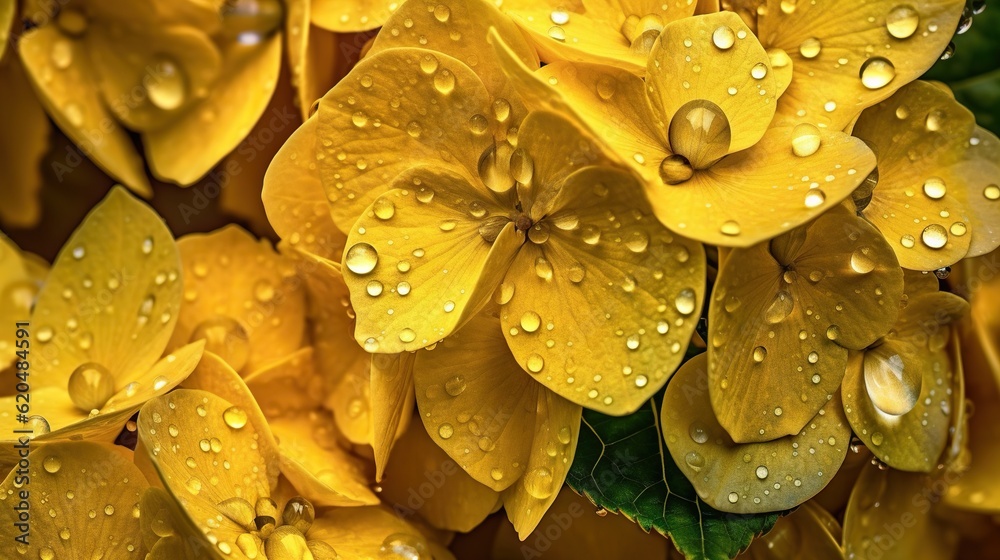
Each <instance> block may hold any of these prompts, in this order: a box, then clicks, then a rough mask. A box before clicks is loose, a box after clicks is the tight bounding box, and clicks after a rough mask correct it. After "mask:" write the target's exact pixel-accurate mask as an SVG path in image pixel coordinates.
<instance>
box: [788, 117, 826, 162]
mask: <svg viewBox="0 0 1000 560" xmlns="http://www.w3.org/2000/svg"><path fill="white" fill-rule="evenodd" d="M820 144H822V137H821V136H820V133H819V128H817V127H816V126H815V125H812V124H809V123H801V124H799V125H796V126H795V128H794V129H792V152H793V153H794V154H795V155H797V156H799V157H809V156H811V155H813V154H815V153H816V152H817V151H818V150H819V147H820Z"/></svg>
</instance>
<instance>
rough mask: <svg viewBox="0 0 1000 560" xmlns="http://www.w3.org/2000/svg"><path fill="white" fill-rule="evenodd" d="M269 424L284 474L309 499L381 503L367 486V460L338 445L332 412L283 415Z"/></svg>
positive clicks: (333, 503)
mask: <svg viewBox="0 0 1000 560" xmlns="http://www.w3.org/2000/svg"><path fill="white" fill-rule="evenodd" d="M270 425H271V429H272V430H273V431H274V434H275V436H276V437H277V438H278V440H279V441H280V444H279V447H280V449H281V472H282V474H284V475H285V476H286V477H288V480H289V481H291V482H292V484H293V485H294V486H295V488H296V489H297V490H298V491H299V493H301V494H302V495H303V496H304V497H306V498H307V499H309V501H311V502H312V503H314V504H315V505H317V506H360V505H374V504H377V503H379V499H378V496H376V495H375V493H374V492H372V491H371V490H370V489H369V488H368V473H367V472H366V470H365V464H364V462H363V461H361V460H360V459H358V458H356V457H354V456H353V455H351V454H350V453H348V452H347V451H345V450H344V449H343V448H341V447H340V446H339V445H338V443H339V442H338V441H337V439H336V437H334V434H335V432H336V427H335V425H334V423H333V418H331V417H330V416H329V415H323V414H315V413H314V414H307V415H298V416H292V415H290V416H283V417H281V418H277V419H274V418H272V419H271V421H270Z"/></svg>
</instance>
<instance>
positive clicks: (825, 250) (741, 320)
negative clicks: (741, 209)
mask: <svg viewBox="0 0 1000 560" xmlns="http://www.w3.org/2000/svg"><path fill="white" fill-rule="evenodd" d="M902 292H903V273H902V270H900V268H899V265H898V264H897V263H896V259H895V256H894V255H893V252H892V249H891V248H890V247H889V245H888V244H887V243H886V242H885V241H884V240H883V239H882V236H881V235H880V234H879V233H878V231H877V230H876V229H875V228H874V227H872V226H871V225H869V224H868V223H867V222H865V221H864V220H862V219H860V218H857V217H855V216H854V215H853V214H852V213H851V212H850V211H848V210H847V209H846V208H844V207H837V208H834V209H832V210H830V211H828V212H826V213H825V214H823V215H822V216H820V217H819V218H817V219H816V220H815V221H813V222H811V223H809V224H807V225H805V226H802V227H800V228H798V229H795V230H793V231H791V232H789V233H787V234H785V235H782V236H781V237H777V238H775V239H773V240H771V241H770V242H766V243H761V244H759V245H756V246H754V247H751V248H749V249H735V250H733V251H732V252H731V253H730V254H729V256H728V257H727V258H726V260H725V262H724V263H723V264H722V266H721V269H720V271H719V276H718V279H717V281H716V284H715V288H714V291H713V294H712V302H711V305H710V307H709V312H708V324H709V333H708V334H709V336H708V342H709V348H708V368H709V370H708V380H709V384H708V392H709V395H710V396H711V401H712V407H713V409H714V410H715V414H716V415H717V416H718V421H719V423H720V424H721V425H722V426H723V427H725V429H726V431H728V432H729V434H730V435H731V436H732V438H733V439H734V440H735V441H737V442H755V441H768V440H773V439H775V438H780V437H782V436H789V435H793V434H797V433H800V432H801V431H802V430H803V428H804V427H805V426H806V425H807V424H809V422H810V420H811V419H812V418H813V417H814V416H815V415H816V414H817V413H818V412H820V410H821V409H822V408H824V407H826V406H827V405H828V403H829V402H830V398H831V395H832V394H835V393H838V392H839V389H840V385H841V380H842V379H843V377H844V370H845V368H846V367H847V364H848V351H849V350H861V349H864V348H867V347H868V346H869V345H871V344H872V343H874V342H875V341H876V340H878V339H879V337H882V336H884V335H885V334H886V333H888V332H889V329H890V328H892V326H893V324H894V323H895V322H896V317H897V315H898V313H899V309H898V308H899V301H900V297H901V295H902ZM842 443H843V444H844V445H846V443H847V442H846V441H844V442H842ZM828 474H830V475H832V474H833V472H832V470H829V471H828Z"/></svg>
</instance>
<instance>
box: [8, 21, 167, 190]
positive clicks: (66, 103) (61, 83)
mask: <svg viewBox="0 0 1000 560" xmlns="http://www.w3.org/2000/svg"><path fill="white" fill-rule="evenodd" d="M18 45H19V50H20V55H21V61H22V62H23V63H24V68H25V69H26V70H27V72H28V77H29V78H31V82H32V84H33V85H34V86H35V90H36V91H37V93H38V96H39V100H40V101H41V102H42V105H43V106H44V107H45V109H46V112H48V114H49V115H50V116H51V117H52V119H53V120H54V121H55V122H56V125H58V126H59V128H60V129H61V130H62V131H63V132H65V133H66V135H67V136H69V137H70V139H72V140H73V142H74V143H75V144H76V145H77V146H79V147H80V148H81V151H82V152H83V154H84V155H86V156H87V157H88V158H90V159H91V160H93V161H94V163H96V164H97V165H98V166H99V167H100V168H101V169H103V170H104V171H105V172H107V173H108V174H109V175H111V176H112V177H114V178H115V179H117V180H119V181H121V182H123V183H124V184H125V185H127V186H128V187H129V188H130V189H132V190H134V191H135V192H137V193H139V194H141V195H144V196H150V195H151V194H152V190H151V188H150V186H149V181H148V179H147V178H146V172H145V169H144V165H143V162H142V158H141V157H140V156H139V154H138V152H136V149H135V147H134V146H133V144H132V139H131V138H130V137H129V133H128V131H126V130H125V129H124V128H123V127H122V126H121V125H119V124H118V123H117V122H116V121H115V119H114V117H113V116H112V113H111V111H110V110H109V109H108V108H107V107H106V106H105V105H104V101H103V99H102V96H101V92H100V89H99V87H98V85H97V84H96V83H95V82H94V81H93V77H94V76H96V69H95V67H94V65H93V64H92V63H91V62H90V55H89V53H88V52H87V50H86V46H85V45H84V44H83V43H82V42H81V41H78V40H72V39H68V38H66V37H64V36H62V34H61V33H60V32H59V31H58V28H57V27H56V26H54V25H48V26H43V27H39V28H36V29H34V30H32V31H30V32H28V33H25V34H24V35H23V36H22V37H21V39H20V41H19V42H18ZM53 49H58V50H59V52H60V53H61V55H65V57H62V56H60V57H56V58H55V59H54V57H53V56H52V53H53ZM66 60H69V61H71V63H70V64H68V65H66V67H65V68H60V67H59V66H60V64H63V63H64V62H65V61H66ZM57 61H58V62H57Z"/></svg>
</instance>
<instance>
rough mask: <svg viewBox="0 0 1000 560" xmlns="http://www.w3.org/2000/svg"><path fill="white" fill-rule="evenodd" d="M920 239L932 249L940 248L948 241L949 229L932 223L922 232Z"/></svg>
mask: <svg viewBox="0 0 1000 560" xmlns="http://www.w3.org/2000/svg"><path fill="white" fill-rule="evenodd" d="M920 240H921V241H923V242H924V245H926V246H928V247H930V248H931V249H940V248H942V247H944V246H945V245H946V244H947V243H948V231H947V230H946V229H944V226H941V225H939V224H931V225H929V226H927V227H925V228H924V231H922V232H921V233H920Z"/></svg>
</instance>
